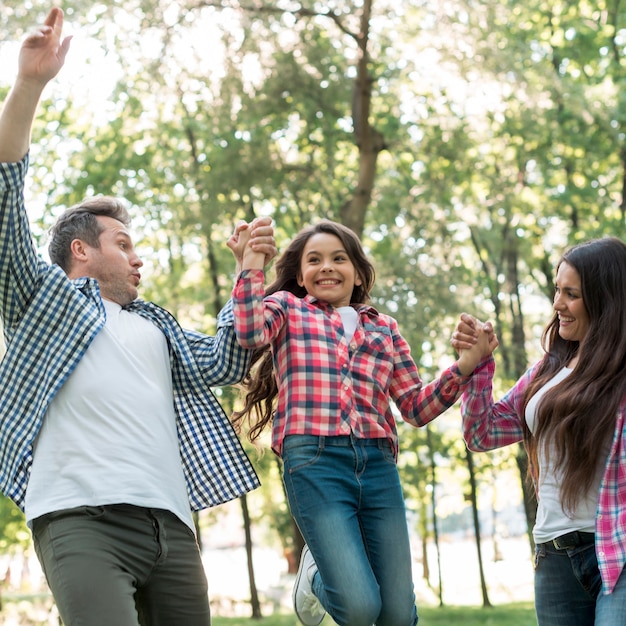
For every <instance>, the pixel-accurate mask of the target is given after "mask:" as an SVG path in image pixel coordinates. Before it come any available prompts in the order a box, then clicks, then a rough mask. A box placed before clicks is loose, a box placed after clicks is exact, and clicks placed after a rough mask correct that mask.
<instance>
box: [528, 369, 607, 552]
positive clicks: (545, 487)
mask: <svg viewBox="0 0 626 626" xmlns="http://www.w3.org/2000/svg"><path fill="white" fill-rule="evenodd" d="M572 371H573V370H572V369H570V368H569V367H564V368H563V369H562V370H560V371H559V372H557V374H556V375H555V376H554V378H552V379H551V380H550V381H548V382H547V383H546V384H545V385H544V386H543V387H542V388H541V389H540V390H539V391H538V392H537V393H536V394H535V395H534V396H533V397H532V398H531V399H530V400H529V401H528V404H527V405H526V415H525V417H526V424H527V425H528V428H529V429H530V431H531V432H532V433H534V432H535V416H536V411H537V405H538V403H539V400H540V399H541V397H542V396H543V395H544V394H545V392H546V391H547V390H548V389H550V388H552V387H554V386H556V385H557V384H558V383H560V382H561V381H562V380H564V379H565V378H566V377H567V376H569V375H570V374H571V373H572ZM609 448H610V441H607V443H606V445H605V449H604V451H603V453H602V454H601V456H600V458H601V462H600V463H598V467H597V468H596V473H595V477H594V481H593V484H592V485H591V488H590V489H589V491H588V492H587V494H586V495H585V496H583V497H582V498H581V499H580V500H579V501H578V504H577V506H576V508H575V509H574V510H573V511H564V510H563V507H562V506H561V499H560V491H559V486H560V484H561V482H562V479H561V475H560V473H557V472H555V470H554V466H553V463H552V462H550V463H549V464H548V462H547V459H546V455H545V450H544V451H543V452H542V449H541V447H540V448H539V450H538V457H539V483H538V485H537V494H538V507H537V517H536V520H535V527H534V528H533V538H534V540H535V543H545V542H546V541H550V540H552V539H554V538H556V537H559V536H561V535H564V534H565V533H569V532H571V531H574V530H579V531H583V532H590V533H592V532H595V521H596V509H597V506H598V493H599V491H600V481H601V480H602V473H603V469H604V465H605V462H606V458H607V456H608V453H609ZM552 456H553V455H552Z"/></svg>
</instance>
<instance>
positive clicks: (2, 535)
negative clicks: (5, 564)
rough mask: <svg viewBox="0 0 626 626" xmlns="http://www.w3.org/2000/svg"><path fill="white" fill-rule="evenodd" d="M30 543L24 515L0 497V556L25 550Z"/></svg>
mask: <svg viewBox="0 0 626 626" xmlns="http://www.w3.org/2000/svg"><path fill="white" fill-rule="evenodd" d="M29 542H30V531H29V530H28V527H27V526H26V521H25V520H24V514H23V513H22V512H21V511H20V510H19V509H18V508H17V506H15V504H14V503H13V501H12V500H10V499H9V498H6V497H5V496H2V495H0V554H6V553H8V552H12V551H14V550H16V549H19V548H20V547H21V548H25V547H27V546H28V544H29Z"/></svg>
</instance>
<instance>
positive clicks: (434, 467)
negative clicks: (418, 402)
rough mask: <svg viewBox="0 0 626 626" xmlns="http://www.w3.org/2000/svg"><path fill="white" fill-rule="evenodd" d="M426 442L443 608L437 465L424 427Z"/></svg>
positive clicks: (440, 596) (430, 439)
mask: <svg viewBox="0 0 626 626" xmlns="http://www.w3.org/2000/svg"><path fill="white" fill-rule="evenodd" d="M426 442H427V444H428V456H429V457H430V498H431V508H432V515H433V537H434V540H435V551H436V553H437V582H438V585H437V589H438V595H439V606H443V581H442V578H441V550H440V548H439V527H438V524H437V496H436V492H435V486H436V484H437V464H436V463H435V451H434V449H433V442H432V437H431V434H430V427H429V426H426Z"/></svg>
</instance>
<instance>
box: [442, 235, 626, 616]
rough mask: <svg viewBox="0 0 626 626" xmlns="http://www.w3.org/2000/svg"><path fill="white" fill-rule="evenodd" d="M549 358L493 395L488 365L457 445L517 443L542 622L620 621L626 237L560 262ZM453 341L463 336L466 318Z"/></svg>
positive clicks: (473, 387) (481, 370)
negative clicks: (528, 498)
mask: <svg viewBox="0 0 626 626" xmlns="http://www.w3.org/2000/svg"><path fill="white" fill-rule="evenodd" d="M553 306H554V314H553V316H552V319H551V320H550V322H549V324H548V325H547V326H546V328H545V330H544V332H543V337H542V346H543V348H544V350H545V356H544V357H543V359H541V360H540V361H539V362H538V363H536V364H535V365H534V366H532V367H531V368H530V369H529V370H528V371H527V372H526V374H524V376H522V378H520V379H519V380H518V381H517V383H516V384H515V385H514V387H513V388H512V389H511V390H510V391H509V392H508V393H507V394H506V395H505V396H504V398H503V399H502V400H500V401H499V402H494V401H493V397H492V388H491V387H492V378H493V374H494V370H495V365H494V361H493V359H492V358H488V359H486V360H485V361H483V362H482V363H481V364H480V365H479V367H478V368H477V369H476V372H475V375H474V376H473V378H472V380H471V382H470V384H469V385H468V387H467V388H466V391H465V393H464V394H463V401H462V413H463V431H464V437H465V441H466V442H467V445H468V447H469V448H470V449H472V450H477V451H484V450H492V449H494V448H499V447H502V446H505V445H509V444H512V443H516V442H518V441H523V442H524V445H525V447H526V450H527V452H528V457H529V460H530V475H531V478H532V479H533V482H534V484H535V489H536V492H537V499H538V509H537V517H536V521H535V526H534V529H533V535H534V539H535V543H536V552H535V608H536V612H537V621H538V623H539V626H565V625H567V626H593V625H595V626H619V625H622V626H623V625H625V624H626V576H625V575H624V564H625V563H626V430H625V428H626V334H625V330H626V245H624V243H623V242H622V241H620V240H619V239H616V238H612V237H606V238H602V239H596V240H593V241H589V242H586V243H582V244H579V245H577V246H574V247H573V248H571V249H570V250H568V251H567V252H566V253H565V254H564V255H563V257H562V258H561V260H560V262H559V264H558V265H557V269H556V289H555V293H554V305H553ZM462 319H463V320H465V321H464V322H461V323H459V326H458V327H457V332H455V333H454V335H453V340H452V345H453V346H454V347H455V348H457V349H462V348H463V346H465V345H468V344H467V343H466V341H467V340H469V337H468V335H471V333H472V327H478V326H479V324H477V323H476V321H475V320H473V319H472V318H470V317H466V316H462Z"/></svg>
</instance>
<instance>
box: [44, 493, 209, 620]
mask: <svg viewBox="0 0 626 626" xmlns="http://www.w3.org/2000/svg"><path fill="white" fill-rule="evenodd" d="M32 527H33V540H34V544H35V551H36V553H37V557H38V558H39V562H40V563H41V566H42V568H43V571H44V574H45V576H46V579H47V581H48V585H49V587H50V589H51V591H52V595H53V596H54V599H55V602H56V605H57V607H58V609H59V613H60V616H61V619H62V620H63V623H64V624H65V626H139V625H141V626H174V625H175V626H209V625H210V623H211V617H210V612H209V599H208V589H207V581H206V576H205V573H204V568H203V565H202V561H201V558H200V551H199V549H198V544H197V541H196V538H195V535H194V533H193V532H192V530H191V529H190V528H189V527H188V526H187V525H186V524H184V523H183V522H182V521H180V520H179V519H178V518H177V517H176V516H175V515H174V514H172V513H170V512H169V511H164V510H162V509H147V508H142V507H136V506H131V505H126V504H116V505H106V506H81V507H77V508H74V509H67V510H64V511H58V512H55V513H50V514H48V515H44V516H42V517H39V518H37V519H35V520H34V521H33V525H32Z"/></svg>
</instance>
